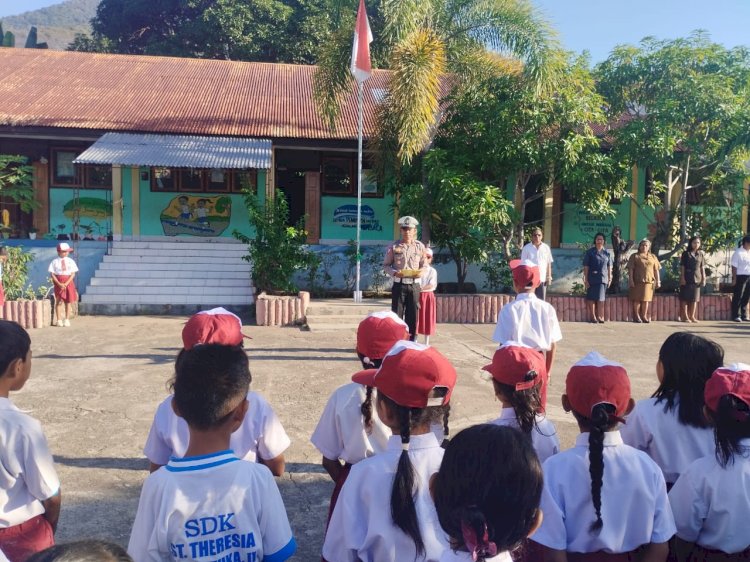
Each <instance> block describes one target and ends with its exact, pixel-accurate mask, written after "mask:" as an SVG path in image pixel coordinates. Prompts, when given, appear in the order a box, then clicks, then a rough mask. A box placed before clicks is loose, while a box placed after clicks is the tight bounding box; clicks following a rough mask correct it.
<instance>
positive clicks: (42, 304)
mask: <svg viewBox="0 0 750 562" xmlns="http://www.w3.org/2000/svg"><path fill="white" fill-rule="evenodd" d="M0 318H2V319H3V320H12V321H13V322H18V323H19V324H20V325H21V326H22V327H24V328H26V329H27V330H30V329H32V328H44V327H46V326H51V325H52V302H51V301H50V300H49V299H44V300H34V301H30V300H20V301H6V302H5V304H3V305H2V306H0Z"/></svg>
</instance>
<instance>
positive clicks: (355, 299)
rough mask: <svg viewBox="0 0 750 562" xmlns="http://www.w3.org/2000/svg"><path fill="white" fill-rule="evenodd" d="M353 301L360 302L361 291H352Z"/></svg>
mask: <svg viewBox="0 0 750 562" xmlns="http://www.w3.org/2000/svg"><path fill="white" fill-rule="evenodd" d="M354 302H362V291H354Z"/></svg>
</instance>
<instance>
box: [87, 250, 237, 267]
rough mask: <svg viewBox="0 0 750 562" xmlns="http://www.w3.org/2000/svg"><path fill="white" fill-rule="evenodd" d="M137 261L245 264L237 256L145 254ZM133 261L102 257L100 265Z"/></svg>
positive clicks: (131, 258)
mask: <svg viewBox="0 0 750 562" xmlns="http://www.w3.org/2000/svg"><path fill="white" fill-rule="evenodd" d="M137 259H138V261H139V262H140V263H185V262H186V261H189V262H190V263H194V264H200V263H205V264H209V263H222V264H236V263H237V262H238V261H240V262H241V263H247V262H246V261H245V260H243V259H242V257H237V256H203V257H201V256H195V257H191V258H190V259H186V258H185V257H182V256H170V255H163V254H157V253H154V254H145V255H142V256H137ZM132 261H133V256H122V255H110V256H104V259H103V260H102V263H131V262H132ZM248 267H249V264H248Z"/></svg>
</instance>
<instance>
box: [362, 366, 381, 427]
mask: <svg viewBox="0 0 750 562" xmlns="http://www.w3.org/2000/svg"><path fill="white" fill-rule="evenodd" d="M357 356H358V357H359V360H360V361H361V362H362V368H363V369H377V368H379V367H380V365H381V363H383V360H382V359H370V358H369V357H365V356H364V355H363V354H361V353H360V352H357ZM365 388H366V389H367V390H366V391H365V399H364V401H363V402H362V405H361V406H360V407H359V409H360V411H361V412H362V425H364V428H365V432H366V433H367V434H368V435H369V434H370V433H372V387H371V386H367V387H365Z"/></svg>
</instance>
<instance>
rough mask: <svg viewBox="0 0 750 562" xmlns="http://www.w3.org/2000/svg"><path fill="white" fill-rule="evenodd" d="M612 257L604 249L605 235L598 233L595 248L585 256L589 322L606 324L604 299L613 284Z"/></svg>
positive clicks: (584, 273) (584, 265)
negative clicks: (608, 288)
mask: <svg viewBox="0 0 750 562" xmlns="http://www.w3.org/2000/svg"><path fill="white" fill-rule="evenodd" d="M612 265H613V262H612V257H611V256H610V255H609V252H607V250H606V249H605V248H604V234H602V233H601V232H597V233H596V236H594V246H593V247H591V248H589V249H588V250H586V253H585V254H584V256H583V284H584V286H585V287H586V304H587V305H588V309H589V322H591V323H592V324H596V323H597V322H598V323H600V324H604V299H605V298H606V296H607V287H609V285H610V283H612Z"/></svg>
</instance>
